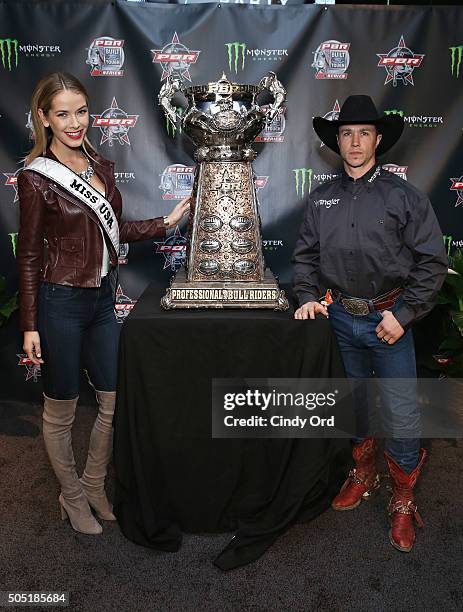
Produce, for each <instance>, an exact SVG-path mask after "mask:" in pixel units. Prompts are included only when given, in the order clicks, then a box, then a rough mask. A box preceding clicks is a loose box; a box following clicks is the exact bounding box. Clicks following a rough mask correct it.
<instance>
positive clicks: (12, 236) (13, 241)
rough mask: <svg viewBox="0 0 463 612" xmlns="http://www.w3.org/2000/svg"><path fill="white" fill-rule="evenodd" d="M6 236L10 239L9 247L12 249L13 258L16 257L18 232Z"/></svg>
mask: <svg viewBox="0 0 463 612" xmlns="http://www.w3.org/2000/svg"><path fill="white" fill-rule="evenodd" d="M8 236H9V237H10V239H11V246H12V248H13V256H14V257H16V244H17V242H18V232H12V233H11V234H8Z"/></svg>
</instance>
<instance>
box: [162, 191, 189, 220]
mask: <svg viewBox="0 0 463 612" xmlns="http://www.w3.org/2000/svg"><path fill="white" fill-rule="evenodd" d="M190 202H191V196H189V197H188V198H185V199H184V200H182V201H181V202H179V203H178V204H177V206H175V208H174V209H173V210H172V212H171V213H170V214H169V215H167V219H168V220H169V227H174V226H175V225H177V223H179V222H180V221H181V220H182V219H183V217H184V216H185V215H186V214H187V213H189V212H190Z"/></svg>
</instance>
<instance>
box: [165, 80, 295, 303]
mask: <svg viewBox="0 0 463 612" xmlns="http://www.w3.org/2000/svg"><path fill="white" fill-rule="evenodd" d="M264 90H268V92H270V94H271V95H272V96H273V102H272V103H271V104H270V105H268V106H267V107H266V110H265V111H264V109H263V108H260V107H259V106H258V104H257V102H256V98H257V96H258V95H259V94H260V93H261V92H263V91H264ZM177 92H180V93H182V94H183V95H184V96H185V97H186V98H187V99H188V108H187V110H186V111H185V112H184V113H182V115H181V117H180V116H179V115H178V114H177V109H176V108H175V107H174V106H173V105H172V98H173V97H174V95H175V94H176V93H177ZM285 97H286V91H285V89H284V87H283V86H282V85H281V83H280V82H279V81H278V79H277V78H276V75H275V74H274V73H273V72H270V73H268V75H267V76H265V77H264V78H263V79H262V80H261V81H260V83H259V85H240V84H238V83H231V82H230V81H229V80H228V79H227V78H226V76H225V74H223V75H222V77H221V79H219V80H218V81H217V82H212V83H208V84H207V85H197V86H192V87H183V86H182V83H181V81H180V80H179V79H175V78H172V77H168V79H167V81H166V83H165V84H164V85H163V86H162V88H161V91H160V93H159V104H160V105H161V106H162V108H163V109H164V112H165V113H166V115H167V117H168V119H169V120H170V121H171V122H172V123H173V124H174V125H176V124H177V121H178V120H181V125H182V130H183V132H185V134H187V136H189V137H190V138H191V139H192V141H193V142H194V143H195V145H196V146H197V148H196V151H195V159H196V161H197V162H199V165H198V167H197V168H196V174H195V179H194V185H193V191H192V204H191V212H190V219H189V245H188V248H187V257H186V265H185V269H183V268H182V269H180V270H179V271H178V272H177V274H176V276H175V277H173V278H172V280H171V285H170V287H169V288H168V289H167V293H166V295H165V296H164V297H163V298H162V300H161V306H162V307H163V308H164V309H166V310H168V309H172V308H272V309H274V310H287V308H288V300H287V299H286V297H285V294H284V291H282V290H281V289H280V288H279V287H278V283H277V281H276V279H275V277H274V276H273V274H272V272H271V271H270V270H269V269H268V268H266V266H265V261H264V257H263V254H262V239H261V233H260V217H259V213H258V205H257V196H256V188H255V185H254V174H253V170H252V166H251V162H252V160H253V159H255V157H256V152H255V151H254V150H253V149H252V148H251V143H252V142H253V141H254V139H255V138H256V137H257V136H258V135H259V133H260V132H261V131H262V129H263V128H264V126H265V124H266V123H269V122H271V121H272V120H273V118H274V117H275V116H276V115H277V113H278V112H279V109H280V108H281V106H282V104H283V102H284V100H285Z"/></svg>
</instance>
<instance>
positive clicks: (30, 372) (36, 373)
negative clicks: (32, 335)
mask: <svg viewBox="0 0 463 612" xmlns="http://www.w3.org/2000/svg"><path fill="white" fill-rule="evenodd" d="M16 357H18V359H19V361H18V366H24V367H25V368H26V381H28V380H31V379H32V381H33V382H35V383H36V382H38V379H39V378H40V376H41V372H40V365H35V363H33V362H32V361H31V360H30V359H29V357H28V356H27V355H26V354H25V353H16Z"/></svg>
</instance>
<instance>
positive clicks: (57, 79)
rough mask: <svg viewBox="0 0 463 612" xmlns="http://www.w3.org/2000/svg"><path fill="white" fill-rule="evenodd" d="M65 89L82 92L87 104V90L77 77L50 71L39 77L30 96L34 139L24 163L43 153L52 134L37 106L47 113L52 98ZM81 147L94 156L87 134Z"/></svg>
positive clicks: (28, 162)
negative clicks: (43, 121) (44, 123)
mask: <svg viewBox="0 0 463 612" xmlns="http://www.w3.org/2000/svg"><path fill="white" fill-rule="evenodd" d="M65 90H71V91H74V92H76V93H80V94H82V95H83V96H84V98H85V102H86V103H87V106H88V102H89V100H88V93H87V90H86V89H85V87H84V86H83V85H82V83H81V82H80V81H79V79H77V78H76V77H75V76H73V75H72V74H69V73H67V72H52V73H51V74H49V75H47V76H46V77H44V78H43V79H41V80H40V81H39V82H38V83H37V85H36V86H35V89H34V93H33V94H32V98H31V118H32V125H33V127H34V137H35V141H34V146H33V147H32V149H31V150H30V152H29V154H28V155H27V157H26V158H25V162H26V164H30V163H31V161H33V160H34V159H35V158H36V157H39V155H43V154H44V152H45V151H46V149H47V147H48V145H49V144H50V141H51V138H52V136H53V133H52V131H51V129H50V128H49V127H48V128H46V127H45V126H44V125H43V123H42V120H41V119H40V116H39V108H41V109H42V111H43V113H44V115H47V114H48V112H49V111H50V108H51V105H52V103H53V98H54V97H55V96H56V95H57V94H59V93H60V92H61V91H65ZM82 148H83V150H84V152H85V153H86V154H87V155H88V156H89V157H92V158H94V155H95V153H96V151H95V149H94V148H93V146H92V144H91V143H90V141H89V140H88V138H87V136H85V138H84V141H83V143H82Z"/></svg>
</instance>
